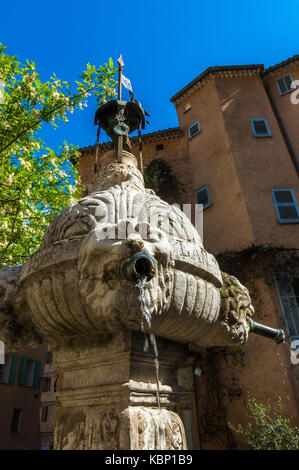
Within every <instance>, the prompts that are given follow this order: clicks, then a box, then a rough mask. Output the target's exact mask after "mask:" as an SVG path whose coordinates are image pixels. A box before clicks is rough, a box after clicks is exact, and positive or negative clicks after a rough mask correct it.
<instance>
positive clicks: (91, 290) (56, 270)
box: [0, 101, 254, 450]
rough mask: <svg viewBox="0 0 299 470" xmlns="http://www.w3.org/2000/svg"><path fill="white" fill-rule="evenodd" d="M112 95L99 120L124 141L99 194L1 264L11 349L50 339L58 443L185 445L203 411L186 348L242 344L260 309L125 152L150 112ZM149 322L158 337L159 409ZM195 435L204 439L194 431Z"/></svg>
mask: <svg viewBox="0 0 299 470" xmlns="http://www.w3.org/2000/svg"><path fill="white" fill-rule="evenodd" d="M111 103H112V104H111ZM111 103H110V104H109V103H107V104H106V105H104V107H103V108H102V109H100V110H98V112H97V115H96V122H97V123H100V124H101V125H103V126H104V125H105V126H106V128H107V129H109V132H110V133H111V135H112V141H113V142H114V146H115V148H114V149H113V150H111V151H109V152H107V153H106V154H105V155H103V156H102V158H101V161H99V164H98V171H97V173H96V177H95V182H94V186H93V188H92V191H91V193H90V194H89V195H87V196H86V197H83V198H82V199H81V200H79V201H78V202H77V203H76V204H73V205H71V206H69V207H67V208H66V209H64V210H63V211H62V212H61V214H60V215H59V216H58V217H57V218H56V219H55V220H54V221H53V222H52V224H51V225H50V226H49V227H48V229H47V231H46V233H45V235H44V237H43V240H42V243H41V246H40V248H39V250H38V251H37V252H36V253H34V254H33V255H32V256H31V257H30V259H28V261H27V262H26V263H25V264H24V266H23V267H17V268H10V267H8V268H4V269H2V270H0V287H1V291H2V298H1V303H0V331H1V332H0V337H1V339H2V340H3V341H4V342H5V343H6V348H7V351H9V350H11V351H14V350H17V349H25V348H28V347H34V346H36V345H38V344H40V343H42V342H43V343H48V344H50V346H51V348H52V350H53V352H54V356H55V360H56V363H57V365H58V368H59V381H58V392H57V410H56V425H55V426H56V427H55V448H56V449H78V448H79V449H164V450H167V449H183V448H186V446H187V441H186V436H185V430H184V424H185V422H184V423H183V421H184V420H185V421H186V420H187V421H186V422H189V423H191V428H190V429H192V426H193V425H192V422H193V423H195V421H194V420H195V419H196V418H195V417H194V403H193V401H192V399H191V398H190V393H191V392H190V390H192V385H190V387H191V388H190V389H188V385H186V384H185V383H180V381H178V379H176V378H175V377H177V375H176V372H177V370H179V369H180V368H182V367H183V368H184V367H187V365H188V364H189V365H190V360H191V359H192V358H191V359H190V352H189V350H188V344H190V343H192V345H193V347H194V345H195V346H200V347H213V346H234V345H241V344H243V343H245V342H246V341H247V339H248V335H249V332H250V330H252V329H253V328H252V325H253V324H252V320H251V319H252V315H253V312H254V309H253V306H252V304H251V299H250V296H249V293H248V290H247V289H246V288H245V287H244V286H243V285H242V284H241V283H240V282H239V281H238V280H237V279H236V278H235V277H233V276H230V275H229V274H226V273H221V271H220V269H219V266H218V263H217V261H216V259H215V258H214V256H213V255H211V254H210V253H208V252H207V251H206V250H205V249H204V247H203V244H202V241H201V239H200V236H199V234H198V232H197V231H196V229H195V228H194V226H193V225H192V223H191V222H190V220H189V219H188V218H187V217H186V216H185V215H184V214H183V212H181V211H180V210H179V209H178V208H177V207H175V206H170V205H169V204H167V203H166V202H165V201H162V200H161V199H160V198H159V197H158V196H156V195H155V194H154V193H153V191H151V190H147V189H145V187H144V182H143V176H142V173H141V172H140V170H139V169H138V163H137V160H136V158H135V157H134V155H132V154H131V153H130V152H129V151H128V149H129V138H128V136H129V133H130V132H131V131H132V130H133V129H134V128H136V125H137V126H140V125H142V122H143V119H144V114H143V110H142V108H141V107H140V106H139V105H138V104H136V103H135V104H134V106H133V105H131V104H129V105H128V104H126V102H123V101H122V102H120V101H115V102H111ZM105 110H106V111H107V110H108V112H107V113H106V112H105ZM124 139H126V144H125V147H126V148H124V142H125V141H124ZM140 279H145V284H144V297H145V301H146V305H147V308H148V310H149V315H150V319H151V321H150V323H149V322H148V323H147V322H143V320H144V316H143V313H142V309H141V305H140V290H139V287H138V281H139V280H140ZM142 324H143V328H144V332H147V333H150V334H153V335H156V337H157V342H158V349H159V360H160V372H159V373H160V378H159V380H160V383H159V384H158V386H159V393H160V401H161V408H162V409H159V407H158V406H157V399H156V392H157V384H156V377H155V371H154V367H153V352H150V353H145V352H144V351H143V335H142V334H141V333H140V330H141V325H142ZM178 410H181V412H180V413H178ZM188 413H189V415H188ZM188 416H189V418H188ZM190 416H191V418H190ZM187 418H188V419H187ZM190 419H191V421H190ZM193 427H195V425H194V426H193ZM161 430H162V431H161ZM160 431H161V432H162V435H161V433H160ZM190 432H191V431H190ZM191 434H192V433H191ZM188 442H189V444H188V445H189V447H191V448H192V447H193V448H194V447H196V437H194V435H193V437H192V436H191V437H190V436H189V437H188Z"/></svg>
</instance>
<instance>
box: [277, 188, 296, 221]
mask: <svg viewBox="0 0 299 470" xmlns="http://www.w3.org/2000/svg"><path fill="white" fill-rule="evenodd" d="M271 192H272V197H273V201H274V205H275V209H276V213H277V217H278V220H279V222H280V223H281V224H284V223H298V222H299V209H298V206H297V202H296V199H295V195H294V193H293V190H292V189H291V188H289V189H271Z"/></svg>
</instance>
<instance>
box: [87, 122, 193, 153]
mask: <svg viewBox="0 0 299 470" xmlns="http://www.w3.org/2000/svg"><path fill="white" fill-rule="evenodd" d="M183 135H184V131H183V129H181V128H180V127H169V128H168V129H162V130H159V131H155V132H150V133H148V134H142V142H143V143H146V142H148V143H149V142H155V141H156V140H161V139H166V140H169V139H174V138H176V137H181V136H183ZM130 141H131V142H132V144H133V145H137V143H138V137H132V138H130ZM111 148H112V147H111V141H110V142H103V143H102V144H100V145H99V150H100V151H105V150H110V149H111ZM79 150H80V152H81V154H83V153H93V152H94V151H95V145H89V146H88V147H82V148H80V149H79Z"/></svg>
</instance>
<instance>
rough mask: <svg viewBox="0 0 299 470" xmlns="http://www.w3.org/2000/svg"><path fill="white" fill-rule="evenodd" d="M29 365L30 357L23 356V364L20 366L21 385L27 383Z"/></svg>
mask: <svg viewBox="0 0 299 470" xmlns="http://www.w3.org/2000/svg"><path fill="white" fill-rule="evenodd" d="M27 365H28V358H27V357H22V358H21V366H20V374H19V385H24V383H25V379H26V372H27Z"/></svg>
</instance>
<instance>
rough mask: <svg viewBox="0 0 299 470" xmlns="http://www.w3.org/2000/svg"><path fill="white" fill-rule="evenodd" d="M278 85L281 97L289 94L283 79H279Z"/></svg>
mask: <svg viewBox="0 0 299 470" xmlns="http://www.w3.org/2000/svg"><path fill="white" fill-rule="evenodd" d="M277 85H278V89H279V93H280V94H281V95H283V94H284V93H286V92H287V88H286V86H285V83H284V79H283V78H279V79H278V80H277Z"/></svg>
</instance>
